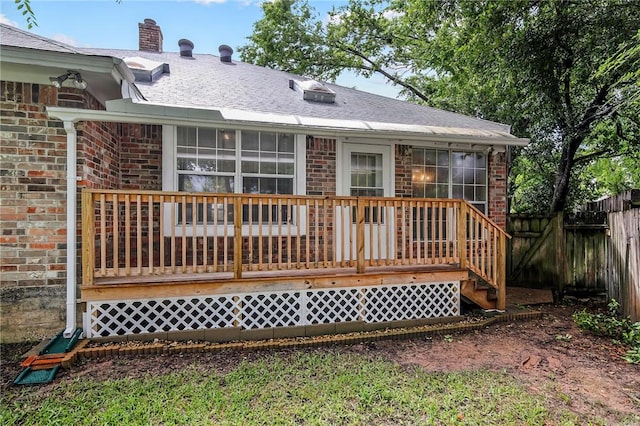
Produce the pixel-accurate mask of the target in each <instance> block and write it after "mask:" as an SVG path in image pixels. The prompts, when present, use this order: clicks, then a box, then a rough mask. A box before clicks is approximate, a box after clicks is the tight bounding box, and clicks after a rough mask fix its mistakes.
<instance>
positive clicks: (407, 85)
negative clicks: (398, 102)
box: [336, 46, 429, 102]
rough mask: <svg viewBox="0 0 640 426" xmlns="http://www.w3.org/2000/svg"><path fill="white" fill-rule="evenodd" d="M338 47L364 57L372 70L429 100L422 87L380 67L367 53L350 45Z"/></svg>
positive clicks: (426, 100)
mask: <svg viewBox="0 0 640 426" xmlns="http://www.w3.org/2000/svg"><path fill="white" fill-rule="evenodd" d="M336 47H338V48H339V49H341V50H343V51H344V52H347V53H350V54H352V55H354V56H357V57H358V58H360V59H362V60H363V61H365V62H367V63H369V64H371V68H370V70H371V71H373V72H377V73H380V74H382V75H383V76H385V77H386V78H387V79H389V80H390V81H392V82H393V83H395V84H398V85H400V86H402V87H404V88H405V89H407V90H409V91H410V92H411V93H413V94H414V95H416V96H417V97H419V98H420V99H422V100H423V101H425V102H429V98H428V97H427V95H425V94H424V93H422V92H421V91H420V89H418V88H417V87H415V86H414V85H412V84H411V83H407V82H406V81H404V80H402V79H401V78H400V77H398V76H397V75H393V74H391V73H389V72H387V71H385V70H383V69H382V68H381V67H380V65H379V64H377V63H375V62H374V61H373V60H372V59H370V58H369V57H367V56H366V55H364V54H363V53H361V52H360V51H358V50H356V49H354V48H352V47H349V46H336Z"/></svg>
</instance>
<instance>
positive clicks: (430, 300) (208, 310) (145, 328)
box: [84, 281, 460, 337]
mask: <svg viewBox="0 0 640 426" xmlns="http://www.w3.org/2000/svg"><path fill="white" fill-rule="evenodd" d="M86 306H87V311H86V312H85V314H84V330H85V332H86V333H87V337H109V336H121V335H130V334H145V333H159V332H168V331H184V330H199V329H215V328H225V327H240V328H241V329H245V330H248V329H260V328H269V327H290V326H301V325H312V324H330V323H339V322H348V321H365V322H367V323H376V322H387V321H398V320H409V319H423V318H439V317H447V316H455V315H459V314H460V283H459V282H457V281H452V282H439V283H422V284H408V285H381V286H374V287H349V288H338V289H319V290H292V291H271V292H259V293H258V292H256V293H238V294H221V295H212V296H197V297H195V296H194V297H176V298H161V299H139V300H117V301H100V302H87V305H86Z"/></svg>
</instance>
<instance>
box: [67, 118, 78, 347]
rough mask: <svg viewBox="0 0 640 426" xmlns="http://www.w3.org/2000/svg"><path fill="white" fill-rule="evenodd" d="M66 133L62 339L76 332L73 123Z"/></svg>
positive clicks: (75, 145)
mask: <svg viewBox="0 0 640 426" xmlns="http://www.w3.org/2000/svg"><path fill="white" fill-rule="evenodd" d="M64 130H65V131H66V132H67V325H66V328H65V330H64V333H63V334H64V337H67V338H68V337H71V336H72V335H73V333H74V332H75V331H76V261H77V259H76V245H77V242H76V238H77V230H76V222H77V220H76V211H77V206H76V190H77V186H78V185H77V180H78V177H77V173H76V167H77V165H76V162H77V161H76V160H77V153H76V149H77V132H76V126H75V123H74V122H73V121H65V122H64Z"/></svg>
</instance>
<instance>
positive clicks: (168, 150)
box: [162, 126, 306, 234]
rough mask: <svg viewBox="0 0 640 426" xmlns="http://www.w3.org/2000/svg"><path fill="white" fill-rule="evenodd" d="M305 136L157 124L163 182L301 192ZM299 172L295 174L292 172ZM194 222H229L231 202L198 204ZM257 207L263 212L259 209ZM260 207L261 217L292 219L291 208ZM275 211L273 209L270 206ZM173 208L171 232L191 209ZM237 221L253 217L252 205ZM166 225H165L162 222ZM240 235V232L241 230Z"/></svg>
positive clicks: (218, 189) (193, 187) (187, 187)
mask: <svg viewBox="0 0 640 426" xmlns="http://www.w3.org/2000/svg"><path fill="white" fill-rule="evenodd" d="M304 154H305V137H304V135H295V134H291V133H279V132H265V131H255V130H244V129H227V128H212V127H184V126H164V127H163V181H162V188H163V190H166V191H185V192H208V193H218V194H225V193H245V194H292V195H298V194H300V195H302V194H305V191H306V172H305V170H306V166H305V155H304ZM298 170H300V171H301V172H300V173H297V171H298ZM197 209H198V210H197V212H196V215H195V216H196V225H197V224H198V222H199V223H201V222H202V220H203V217H204V216H205V215H204V210H205V209H206V212H207V214H206V217H207V218H209V219H211V218H213V217H216V218H217V220H218V223H220V222H222V221H223V219H225V218H226V220H227V222H228V223H233V209H232V206H224V205H219V204H218V205H216V204H212V203H209V204H207V205H206V206H203V205H198V206H197ZM265 209H266V207H265V208H263V210H265ZM271 209H272V210H273V211H271V212H269V211H263V212H262V217H265V218H266V217H271V218H278V219H279V221H280V222H282V223H295V222H296V220H295V217H293V216H294V215H293V213H292V212H291V210H290V209H289V210H287V209H277V208H276V207H273V206H272V207H271ZM274 209H275V210H274ZM182 216H183V210H182V209H181V208H178V209H177V212H176V219H177V223H176V224H174V225H175V226H176V231H177V232H178V234H179V231H180V229H179V228H180V226H179V225H181V224H182V223H183V220H184V223H186V224H191V223H192V222H193V217H194V215H193V207H192V206H191V205H188V206H186V212H185V214H184V218H183V217H182ZM242 216H243V223H248V222H249V217H250V216H251V219H252V220H253V221H257V218H258V216H259V214H258V211H257V207H256V206H254V207H253V208H252V209H251V211H249V209H248V208H245V209H244V210H243V212H242ZM167 226H169V227H170V226H171V225H170V224H167ZM243 233H244V230H243Z"/></svg>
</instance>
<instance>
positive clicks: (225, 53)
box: [218, 44, 233, 62]
mask: <svg viewBox="0 0 640 426" xmlns="http://www.w3.org/2000/svg"><path fill="white" fill-rule="evenodd" d="M218 52H220V61H222V62H231V55H233V49H232V48H231V47H229V46H227V45H226V44H221V45H220V47H218Z"/></svg>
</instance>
